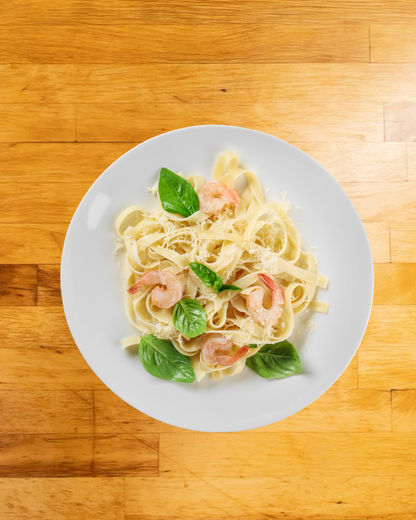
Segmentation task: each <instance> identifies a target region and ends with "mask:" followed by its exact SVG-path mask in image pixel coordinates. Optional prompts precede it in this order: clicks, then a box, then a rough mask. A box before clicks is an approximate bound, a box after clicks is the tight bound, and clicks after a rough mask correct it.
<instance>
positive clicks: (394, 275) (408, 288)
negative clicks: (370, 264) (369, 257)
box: [373, 264, 416, 305]
mask: <svg viewBox="0 0 416 520" xmlns="http://www.w3.org/2000/svg"><path fill="white" fill-rule="evenodd" d="M373 303H374V304H375V305H412V304H416V264H378V265H375V266H374V301H373Z"/></svg>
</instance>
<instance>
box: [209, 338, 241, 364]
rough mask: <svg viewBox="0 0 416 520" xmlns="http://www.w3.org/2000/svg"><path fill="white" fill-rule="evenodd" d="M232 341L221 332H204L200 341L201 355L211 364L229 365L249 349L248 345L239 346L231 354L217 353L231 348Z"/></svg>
mask: <svg viewBox="0 0 416 520" xmlns="http://www.w3.org/2000/svg"><path fill="white" fill-rule="evenodd" d="M232 346H233V342H232V341H231V340H230V339H227V338H226V337H224V336H222V335H221V334H205V337H204V339H203V340H202V343H201V352H202V357H203V358H204V359H205V360H206V361H208V363H211V364H212V365H222V366H231V365H234V364H235V363H237V361H238V360H239V359H241V358H242V357H244V356H245V355H246V354H247V352H248V351H249V350H250V348H249V347H248V345H246V346H245V347H242V348H240V349H239V350H237V352H235V353H234V354H233V355H230V354H219V353H218V351H219V352H227V351H229V350H231V348H232Z"/></svg>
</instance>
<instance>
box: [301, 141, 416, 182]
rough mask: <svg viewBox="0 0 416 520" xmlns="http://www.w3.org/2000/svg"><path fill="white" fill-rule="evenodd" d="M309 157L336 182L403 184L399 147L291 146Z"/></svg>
mask: <svg viewBox="0 0 416 520" xmlns="http://www.w3.org/2000/svg"><path fill="white" fill-rule="evenodd" d="M291 144H293V145H294V146H297V147H298V148H300V149H301V150H303V151H304V152H305V153H307V154H308V155H310V156H312V157H313V158H314V159H315V160H316V161H318V162H319V163H320V164H321V165H322V166H323V167H324V168H326V169H327V170H328V171H329V173H330V174H331V175H333V176H334V177H335V179H336V180H337V181H338V182H360V183H361V182H362V183H369V182H380V181H388V182H397V181H405V180H407V174H406V148H405V145H404V144H403V143H360V142H336V141H331V142H316V143H314V142H311V143H309V142H300V143H296V142H295V143H291Z"/></svg>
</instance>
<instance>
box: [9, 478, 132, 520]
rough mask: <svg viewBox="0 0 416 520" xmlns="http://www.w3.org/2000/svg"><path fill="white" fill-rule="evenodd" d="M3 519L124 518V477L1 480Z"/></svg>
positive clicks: (115, 519)
mask: <svg viewBox="0 0 416 520" xmlns="http://www.w3.org/2000/svg"><path fill="white" fill-rule="evenodd" d="M0 517H1V518H2V519H3V520H58V519H61V518H62V519H64V518H65V519H71V520H72V519H77V520H97V518H100V520H124V479H122V478H56V479H52V478H51V479H42V478H33V479H27V478H26V479H22V478H20V479H13V478H4V479H0Z"/></svg>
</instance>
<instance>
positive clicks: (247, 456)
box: [160, 432, 416, 479]
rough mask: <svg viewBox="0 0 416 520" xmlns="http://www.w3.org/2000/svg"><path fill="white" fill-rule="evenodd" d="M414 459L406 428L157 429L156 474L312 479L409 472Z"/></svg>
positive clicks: (411, 438)
mask: <svg viewBox="0 0 416 520" xmlns="http://www.w3.org/2000/svg"><path fill="white" fill-rule="evenodd" d="M213 443H215V446H216V449H215V456H213V452H212V446H213ZM260 444H261V446H262V449H261V450H259V449H258V446H259V445H260ZM323 453H325V464H322V458H323ZM218 460H221V464H220V465H219V464H218ZM357 460H359V461H360V464H359V465H357V463H356V461H357ZM415 461H416V439H415V437H414V435H412V434H410V433H407V434H406V433H400V434H399V433H395V434H393V433H391V432H386V433H380V432H378V433H349V434H348V436H345V435H333V434H331V433H305V432H302V433H285V432H282V433H278V434H277V433H251V432H241V433H235V434H234V435H233V436H230V435H226V434H219V433H218V434H204V433H191V432H186V433H185V432H184V433H182V434H181V435H177V434H174V433H172V434H170V433H161V434H160V475H161V476H162V477H164V475H167V476H168V477H179V476H181V477H184V476H185V477H188V476H189V474H191V475H192V474H200V475H204V477H215V478H217V477H233V478H237V477H275V476H276V471H278V472H279V475H280V476H285V477H290V476H291V477H294V476H298V477H302V476H309V477H315V478H318V479H319V478H320V477H321V476H323V475H326V476H329V475H335V476H338V477H340V476H341V475H343V476H346V475H349V476H370V475H375V474H378V473H380V472H383V473H384V474H387V475H398V476H405V475H407V476H413V477H414V476H416V475H415V473H416V467H415Z"/></svg>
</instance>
